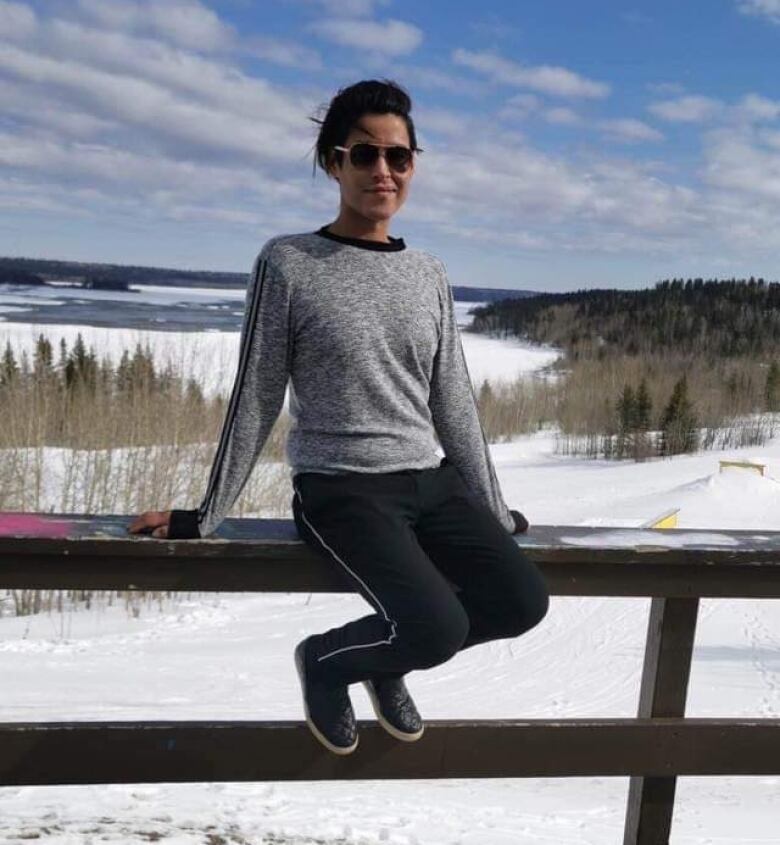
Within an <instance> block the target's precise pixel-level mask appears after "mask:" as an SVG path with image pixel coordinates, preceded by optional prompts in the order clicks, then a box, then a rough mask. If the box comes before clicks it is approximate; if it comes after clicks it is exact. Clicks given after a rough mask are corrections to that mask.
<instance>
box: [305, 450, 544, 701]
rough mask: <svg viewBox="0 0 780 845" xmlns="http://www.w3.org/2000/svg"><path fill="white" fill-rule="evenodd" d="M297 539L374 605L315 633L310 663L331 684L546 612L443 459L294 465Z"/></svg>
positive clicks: (484, 511)
mask: <svg viewBox="0 0 780 845" xmlns="http://www.w3.org/2000/svg"><path fill="white" fill-rule="evenodd" d="M293 487H294V490H295V495H294V497H293V515H294V518H295V524H296V526H297V528H298V532H299V534H300V536H301V538H302V539H303V540H304V541H305V542H306V543H307V544H308V545H310V546H311V547H312V548H314V549H315V550H316V551H317V552H319V553H320V554H321V555H323V556H324V557H325V558H326V559H327V560H328V561H330V562H331V563H332V565H333V567H334V568H335V569H336V571H338V572H340V573H341V575H342V576H343V579H344V582H345V584H348V585H349V586H350V587H351V588H353V589H356V590H357V591H358V592H359V593H360V594H361V595H362V596H363V598H365V599H366V601H367V602H368V603H369V604H370V605H371V606H372V607H373V608H374V610H375V613H372V614H371V615H370V616H364V617H362V618H361V619H356V620H355V621H353V622H348V623H347V624H346V625H343V626H342V627H340V628H332V629H330V630H329V631H325V632H324V633H322V634H317V635H315V636H314V637H313V638H312V640H311V642H312V645H313V648H312V649H311V650H310V651H311V654H310V666H309V671H310V672H311V673H312V676H313V677H316V678H317V679H319V680H322V681H325V682H332V683H334V684H353V683H356V682H358V681H361V680H364V679H366V678H370V677H383V676H400V675H403V674H405V673H406V672H409V671H411V670H413V669H425V668H428V667H431V666H436V665H438V664H440V663H443V662H444V661H446V660H448V659H449V658H450V657H452V656H453V655H454V654H455V653H456V652H458V651H460V650H461V649H464V648H468V647H469V646H472V645H476V644H478V643H483V642H487V641H488V640H494V639H501V638H506V637H517V636H519V635H520V634H522V633H523V632H524V631H527V630H528V629H529V628H532V627H533V626H534V625H536V624H537V623H538V622H539V621H540V620H541V619H542V618H543V617H544V615H545V613H546V612H547V607H548V601H549V599H548V593H547V589H546V587H545V585H544V582H543V580H542V577H541V575H540V573H539V571H538V569H537V568H536V566H535V565H534V564H532V563H531V562H530V561H529V560H528V559H527V558H526V556H525V555H524V554H523V552H522V551H521V550H520V548H519V547H518V546H517V544H516V543H515V541H514V539H513V537H512V535H511V534H510V533H509V532H508V531H507V530H506V529H505V528H504V527H503V526H502V525H501V523H500V522H499V521H498V519H497V518H496V517H495V515H494V514H493V513H492V511H491V510H490V509H489V508H488V507H487V506H486V505H484V504H482V503H481V502H480V501H478V500H477V499H476V498H475V497H474V496H473V494H471V493H470V492H469V491H468V490H467V488H466V486H465V484H464V483H463V481H462V479H461V477H460V475H459V474H458V472H457V470H456V469H455V467H454V466H453V465H452V464H451V463H449V462H448V461H447V459H446V458H444V459H443V460H442V463H441V465H440V466H438V467H434V468H432V469H422V470H401V471H399V472H390V473H379V474H377V473H346V474H340V475H328V474H325V473H313V472H304V473H298V474H297V475H296V476H295V477H294V479H293Z"/></svg>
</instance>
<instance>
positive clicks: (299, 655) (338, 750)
mask: <svg viewBox="0 0 780 845" xmlns="http://www.w3.org/2000/svg"><path fill="white" fill-rule="evenodd" d="M303 651H304V650H303V649H300V650H299V649H297V648H296V649H295V669H296V671H297V672H298V680H299V681H300V682H301V698H302V699H303V714H304V716H305V717H306V724H307V725H308V726H309V730H310V731H311V732H312V733H313V734H314V736H315V737H316V738H317V740H318V741H319V742H321V743H322V745H324V746H325V748H327V749H328V751H332V752H333V753H334V754H339V755H341V756H344V755H345V754H352V752H353V751H354V750H355V749H356V748H357V746H358V740H359V739H360V737H359V736H356V737H355V742H354V743H353V744H352V745H350V746H348V747H347V748H344V747H343V746H340V745H334V744H333V743H332V742H331V741H330V740H329V739H328V738H327V737H326V736H324V735H323V734H322V733H320V731H319V730H318V729H317V726H316V725H315V724H314V722H313V721H312V719H311V715H310V714H309V705H308V704H307V703H306V669H305V668H304V666H303Z"/></svg>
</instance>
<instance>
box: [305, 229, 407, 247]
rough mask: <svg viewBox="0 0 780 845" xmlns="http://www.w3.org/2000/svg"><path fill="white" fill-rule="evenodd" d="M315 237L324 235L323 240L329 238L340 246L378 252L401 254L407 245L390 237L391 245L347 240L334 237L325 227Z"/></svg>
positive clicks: (356, 239) (363, 240)
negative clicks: (345, 245)
mask: <svg viewBox="0 0 780 845" xmlns="http://www.w3.org/2000/svg"><path fill="white" fill-rule="evenodd" d="M314 234H315V235H322V237H323V238H328V239H329V240H331V241H338V243H340V244H349V246H357V247H360V249H374V250H377V251H378V252H399V251H400V250H402V249H406V244H405V243H404V239H403V238H393V237H391V236H390V235H388V237H389V238H390V242H389V243H384V242H383V241H369V240H367V239H366V238H345V237H343V236H342V235H334V234H333V232H329V231H328V227H327V226H323V227H322V228H320V229H317V231H316V232H315V233H314Z"/></svg>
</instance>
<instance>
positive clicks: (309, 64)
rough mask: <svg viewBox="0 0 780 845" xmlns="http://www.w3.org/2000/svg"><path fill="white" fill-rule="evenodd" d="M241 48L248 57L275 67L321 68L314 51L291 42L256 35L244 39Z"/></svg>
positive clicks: (319, 59)
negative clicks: (253, 57)
mask: <svg viewBox="0 0 780 845" xmlns="http://www.w3.org/2000/svg"><path fill="white" fill-rule="evenodd" d="M242 47H243V50H244V51H246V52H247V53H249V54H250V55H253V56H255V57H257V58H258V59H263V60H264V61H267V62H272V63H273V64H275V65H282V66H283V67H295V68H305V69H306V70H319V69H320V68H322V59H321V58H320V55H319V53H317V51H316V50H311V49H310V48H308V47H304V46H303V45H302V44H296V43H295V42H293V41H284V40H282V39H279V38H267V37H265V36H262V35H256V36H253V37H251V38H247V39H245V40H244V42H243V44H242Z"/></svg>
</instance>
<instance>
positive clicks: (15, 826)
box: [0, 326, 780, 845]
mask: <svg viewBox="0 0 780 845" xmlns="http://www.w3.org/2000/svg"><path fill="white" fill-rule="evenodd" d="M5 328H6V327H5V326H4V329H5ZM56 328H57V329H59V328H60V327H56ZM14 329H16V327H14ZM27 331H28V332H29V331H30V329H29V328H27ZM106 337H107V338H108V336H106ZM201 337H202V336H201ZM0 339H2V338H0ZM107 342H108V341H107ZM111 342H113V343H116V336H114V337H113V338H112V339H111ZM493 344H500V347H496V346H494V345H493ZM464 347H465V349H466V354H467V357H468V361H469V368H470V372H471V374H472V379H473V380H475V381H477V380H478V379H479V378H480V377H481V374H482V373H493V374H498V375H502V374H503V375H505V376H508V377H511V376H512V375H514V374H515V373H516V372H517V371H519V370H523V369H525V370H529V369H534V368H535V367H538V366H540V364H542V363H546V362H548V361H549V360H550V359H551V356H554V352H551V351H549V350H546V351H544V350H542V351H539V350H527V349H525V350H524V349H522V348H521V347H520V346H519V345H516V344H508V343H505V342H502V341H490V340H489V339H486V338H477V337H473V336H470V335H464ZM498 351H500V356H497V352H498ZM540 356H541V357H540ZM228 358H229V356H228ZM497 360H498V361H499V362H500V364H499V366H500V369H499V370H497V369H496V361H497ZM227 377H228V378H230V377H231V374H230V373H229V372H228V376H227ZM491 450H492V454H493V456H494V459H495V462H496V467H497V472H498V475H499V479H500V482H501V486H502V489H503V491H504V494H505V498H506V500H507V502H508V503H509V504H510V506H512V507H517V508H519V509H521V510H523V512H524V513H525V514H526V515H527V516H528V517H529V519H530V520H531V522H532V523H537V524H559V525H617V526H620V525H625V524H627V523H628V524H630V523H631V521H632V520H638V519H641V518H645V519H646V518H649V517H651V516H654V515H657V514H658V513H660V512H663V511H665V510H668V509H669V508H670V507H676V508H679V509H680V514H679V519H680V522H679V524H680V527H688V528H711V529H720V528H751V529H757V530H767V531H769V530H772V531H777V530H780V507H779V505H780V486H779V482H780V439H775V440H774V441H772V442H770V443H768V444H767V445H765V446H763V447H761V449H760V450H743V451H742V452H737V451H734V450H728V451H724V452H722V453H721V452H705V453H701V454H698V455H693V456H680V457H676V458H673V459H655V460H650V461H647V462H646V463H643V464H635V463H632V462H629V461H623V462H606V461H595V460H586V459H581V458H566V457H561V456H558V455H555V454H554V452H553V434H552V433H549V432H542V433H540V434H537V435H534V436H529V437H521V438H517V439H516V440H515V441H513V442H511V443H503V444H496V445H493V446H492V447H491ZM734 457H737V458H740V459H746V458H750V459H754V460H756V461H760V462H761V463H764V464H766V466H767V473H766V475H765V476H764V477H760V476H758V475H756V474H754V473H751V472H749V471H745V470H729V471H726V472H723V473H720V472H719V471H718V461H719V459H730V458H734ZM779 604H780V603H778V602H777V601H764V602H762V601H748V600H739V601H738V600H729V599H718V600H704V601H703V602H702V608H701V613H700V622H699V628H698V631H697V639H696V647H695V651H694V659H693V670H692V677H691V686H690V692H689V704H688V710H687V712H688V715H693V716H733V717H737V716H751V715H752V716H772V717H775V718H776V717H778V716H779V715H780V613H779V612H778V611H779V610H780V607H778V605H779ZM648 607H649V600H647V599H618V598H579V597H554V598H553V600H552V605H551V609H550V612H549V614H548V616H547V617H546V618H545V620H544V621H543V622H542V624H541V625H539V626H538V627H537V628H535V629H533V630H532V631H531V632H529V633H528V634H527V635H525V636H524V637H521V638H519V639H517V640H511V641H509V640H507V641H498V642H493V643H488V644H485V645H483V646H478V647H476V648H473V649H469V650H467V651H465V652H463V653H461V654H459V655H457V656H456V657H455V658H453V659H452V660H450V661H448V662H447V663H445V664H443V665H442V666H438V667H436V668H434V669H431V670H427V671H425V672H414V673H411V674H410V676H409V679H408V681H409V687H410V689H411V691H412V693H413V694H414V696H415V699H416V701H417V703H418V705H419V708H420V710H421V712H422V714H423V716H424V717H427V718H430V719H437V718H457V717H477V718H500V717H518V718H520V717H546V718H550V717H558V716H559V717H588V716H625V717H627V716H633V715H635V713H636V707H637V697H638V691H639V678H640V674H641V668H642V656H643V650H644V640H645V634H646V630H645V629H646V624H647V611H648ZM365 612H366V605H365V603H364V602H363V600H362V599H360V598H359V597H358V596H356V595H324V594H314V595H298V594H289V595H246V596H241V595H227V594H226V595H216V596H205V597H199V596H191V597H188V596H180V597H178V599H177V600H176V601H175V602H173V603H170V604H165V605H163V607H162V608H158V607H157V606H154V605H152V606H149V607H144V608H142V610H141V613H140V616H139V617H138V618H133V616H132V615H131V614H130V613H129V612H128V611H127V610H126V609H125V608H122V607H110V608H109V607H99V608H96V609H95V610H93V611H92V612H89V613H85V612H79V613H68V614H65V615H61V616H58V615H52V616H47V615H41V616H36V617H27V618H10V617H8V618H2V619H0V673H2V674H1V676H2V678H3V681H4V683H3V684H2V692H1V693H0V721H22V720H29V719H36V720H42V721H45V720H60V719H73V720H89V719H204V718H212V717H213V718H219V719H230V718H236V719H272V718H276V719H301V718H302V707H301V702H300V694H299V690H298V682H297V678H296V676H295V672H294V668H293V662H292V650H293V648H294V646H295V644H296V643H297V642H298V641H299V640H300V639H301V638H302V637H303V636H305V635H306V634H308V633H312V632H315V631H321V630H324V629H325V628H327V627H331V626H334V625H340V624H343V622H345V621H347V620H348V619H351V618H355V617H357V616H358V615H362V614H364V613H365ZM353 702H354V704H355V709H356V712H357V716H358V719H369V718H372V715H373V714H372V710H371V708H370V705H369V702H368V700H367V698H366V697H365V694H364V692H363V690H362V688H359V687H354V688H353ZM627 788H628V780H627V779H625V778H570V779H560V780H559V779H541V778H540V779H532V780H511V779H503V780H502V779H498V780H490V781H476V780H453V781H419V782H360V781H357V782H349V783H338V782H336V783H320V782H317V783H280V784H274V783H268V784H264V783H259V784H193V785H164V784H161V785H148V786H144V785H139V786H118V785H114V786H100V787H60V788H57V787H46V788H24V789H8V788H6V789H0V843H2V845H11V843H14V845H19V844H20V843H22V842H27V841H30V840H31V839H34V841H36V842H41V843H45V845H77V843H78V845H81V843H98V842H101V843H104V842H105V843H117V845H118V844H119V843H122V844H123V845H124V844H125V843H140V842H148V841H158V840H159V841H161V842H165V843H170V845H195V843H198V845H201V843H204V842H205V843H210V845H216V843H239V845H240V843H253V845H255V843H257V845H259V843H276V844H277V845H293V844H295V845H314V843H320V845H327V843H332V845H387V843H390V844H391V845H617V843H619V842H621V841H622V826H623V818H624V814H625V802H626V795H627ZM778 821H780V778H777V777H754V778H682V779H680V780H679V781H678V787H677V804H676V812H675V820H674V827H673V837H672V841H673V843H674V845H716V843H717V845H777V843H778V842H780V838H779V837H778V833H777V830H778Z"/></svg>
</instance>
